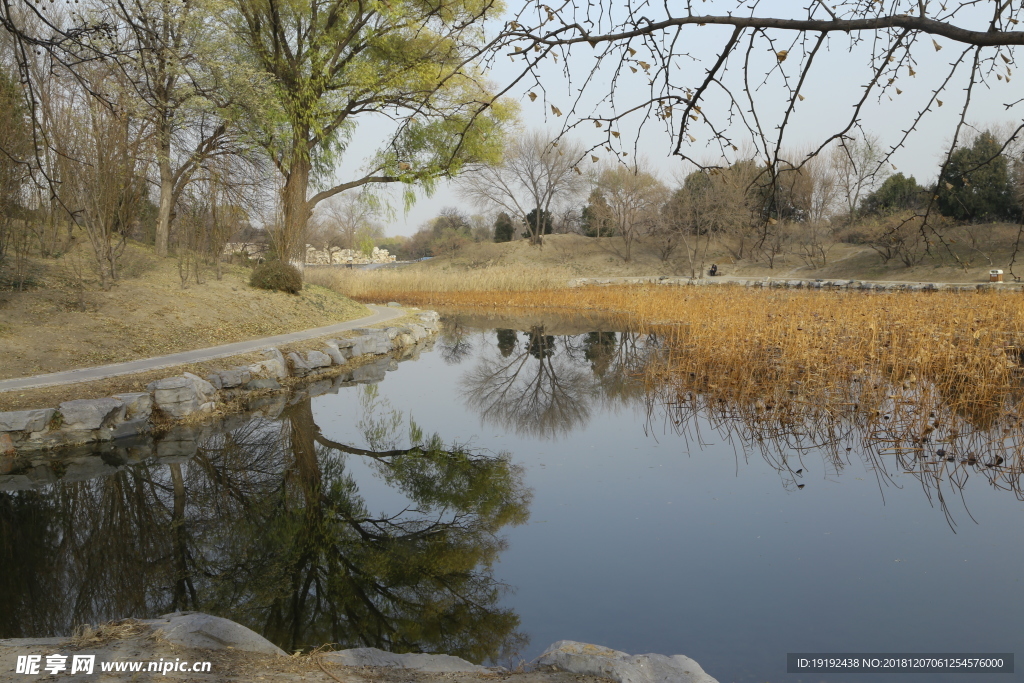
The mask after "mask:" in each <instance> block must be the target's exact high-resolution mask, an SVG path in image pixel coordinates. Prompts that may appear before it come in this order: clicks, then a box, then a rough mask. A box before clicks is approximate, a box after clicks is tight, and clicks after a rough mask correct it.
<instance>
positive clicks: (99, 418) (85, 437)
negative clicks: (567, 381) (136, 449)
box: [0, 311, 440, 454]
mask: <svg viewBox="0 0 1024 683" xmlns="http://www.w3.org/2000/svg"><path fill="white" fill-rule="evenodd" d="M417 320H418V322H416V323H413V324H411V325H407V326H402V327H388V328H386V329H375V328H360V329H357V330H355V333H356V336H355V337H353V338H350V339H329V340H327V341H325V342H322V346H320V347H319V348H312V349H309V350H305V351H302V352H291V353H289V354H288V356H287V358H286V357H285V355H284V354H282V353H281V351H280V350H278V349H277V348H274V347H269V348H267V349H264V350H263V355H264V356H265V357H266V360H262V361H258V362H256V363H252V364H250V365H238V366H235V367H233V368H228V369H225V370H218V371H216V372H213V373H211V374H209V375H208V376H207V377H206V378H205V379H204V378H202V377H199V376H197V375H193V374H192V373H188V372H186V373H183V374H182V375H178V376H175V377H165V378H163V379H159V380H156V381H154V382H150V383H149V384H148V385H147V386H146V392H139V393H125V394H117V395H115V396H108V397H104V398H94V399H76V400H73V401H65V402H64V403H61V404H60V406H59V407H57V408H40V409H34V410H16V411H9V412H0V453H3V454H10V453H15V454H16V453H19V452H35V451H43V450H50V449H54V448H64V447H68V446H76V445H81V444H94V443H97V442H106V441H113V440H121V439H125V438H128V437H133V436H139V435H141V434H145V433H146V432H148V431H150V429H151V428H152V426H153V418H154V417H162V418H168V419H170V420H173V421H178V420H182V419H185V418H188V417H190V416H193V415H200V416H201V415H204V414H211V413H213V412H214V411H215V410H216V409H217V408H218V406H219V405H222V404H223V403H224V402H225V401H228V400H234V399H237V398H241V397H244V396H245V394H246V393H249V392H254V391H259V392H264V393H265V392H268V391H280V390H281V389H282V385H281V380H284V379H286V378H288V377H296V378H302V379H308V380H310V381H311V384H310V387H309V388H308V390H307V391H305V392H303V395H310V396H315V395H320V394H323V393H327V392H328V391H331V390H332V389H334V388H335V387H336V386H344V385H346V384H352V383H359V382H364V383H365V382H377V381H380V380H382V379H383V378H384V374H385V372H387V371H388V370H392V369H394V368H395V367H397V365H394V362H395V361H394V359H393V358H387V359H385V361H384V362H383V363H381V362H379V361H378V362H371V363H367V364H363V365H360V366H358V367H355V368H353V369H352V370H351V371H350V372H348V373H344V374H342V375H339V378H340V379H337V380H335V379H334V378H326V379H317V378H318V376H321V375H323V374H325V373H329V372H331V370H332V368H337V367H338V366H343V365H345V364H346V363H348V362H349V361H352V360H357V361H358V360H362V359H363V357H371V358H372V357H374V356H382V355H388V354H391V353H393V352H399V353H401V354H402V358H403V359H404V358H416V357H418V354H419V344H421V343H422V342H424V341H426V340H427V339H429V338H430V337H431V336H432V335H433V334H436V333H437V331H438V329H439V320H440V315H438V313H437V312H436V311H421V312H419V314H418V315H417Z"/></svg>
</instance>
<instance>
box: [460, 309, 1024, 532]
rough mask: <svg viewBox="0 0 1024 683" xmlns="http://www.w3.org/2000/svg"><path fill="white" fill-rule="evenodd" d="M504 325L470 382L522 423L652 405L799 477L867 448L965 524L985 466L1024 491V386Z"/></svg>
mask: <svg viewBox="0 0 1024 683" xmlns="http://www.w3.org/2000/svg"><path fill="white" fill-rule="evenodd" d="M458 328H459V329H463V334H466V332H465V330H464V328H462V326H461V325H460V326H458ZM496 335H497V351H498V353H497V354H495V353H487V352H484V353H480V354H478V361H477V364H476V366H475V367H473V368H472V369H471V370H469V371H468V372H466V373H465V374H464V375H463V377H462V379H461V386H462V388H463V389H464V391H465V394H466V399H467V400H466V404H467V406H470V407H471V408H473V409H475V410H477V411H478V412H479V414H480V416H481V418H482V419H483V421H484V422H487V423H491V424H495V425H498V426H499V427H502V428H505V429H509V430H511V431H514V432H516V433H517V434H519V435H526V436H532V437H536V438H557V437H564V436H567V435H568V434H570V433H571V432H572V431H574V430H577V429H583V428H584V427H585V426H586V425H587V423H588V422H589V420H590V419H591V416H592V414H593V413H594V412H595V409H596V407H597V406H598V405H601V406H602V407H603V408H605V409H608V408H610V407H616V406H624V405H639V406H642V407H643V408H644V409H645V410H646V412H647V425H646V426H647V428H648V430H651V429H654V428H656V427H657V426H658V423H659V422H660V423H662V426H663V428H664V429H665V430H666V431H670V432H675V433H677V434H678V435H679V436H680V437H682V439H683V443H684V447H685V448H686V449H687V450H689V449H690V448H693V449H695V450H699V449H700V448H701V447H702V446H701V443H702V436H701V434H702V432H706V431H707V430H708V429H711V430H712V431H714V432H715V434H716V436H717V437H718V438H717V439H716V440H718V441H723V442H725V443H728V444H731V445H732V446H733V447H734V449H735V450H736V452H737V453H739V454H740V455H741V457H743V458H744V459H747V458H749V457H751V456H755V455H757V456H760V457H762V458H763V459H764V460H765V461H766V462H768V463H769V464H770V465H771V466H772V467H773V468H774V469H775V470H776V471H777V472H778V473H779V477H780V481H781V483H782V485H783V486H785V487H786V488H792V489H794V490H796V489H800V488H804V487H805V486H806V485H807V483H808V482H810V481H812V480H813V479H814V478H816V477H820V476H822V475H824V476H837V475H839V474H841V473H842V472H843V471H845V470H847V469H848V468H849V467H850V465H851V464H853V463H854V462H857V461H859V462H861V463H862V465H863V466H864V467H866V468H867V469H868V470H869V471H870V472H872V473H873V474H874V476H875V477H876V478H877V482H878V486H879V490H880V491H881V494H882V495H883V497H884V496H885V495H886V491H887V488H889V487H897V488H898V487H901V486H903V485H904V484H903V483H901V481H900V479H899V478H898V477H897V476H896V475H897V474H903V475H910V476H913V477H914V478H915V479H916V480H917V482H918V483H919V484H920V486H921V488H922V491H923V492H924V494H925V495H926V496H927V497H928V499H929V501H931V502H932V504H934V505H935V506H936V507H938V508H939V509H941V510H942V511H943V514H944V515H945V516H946V519H947V521H948V523H949V524H950V527H951V528H953V529H954V530H955V527H956V523H957V521H956V520H955V519H954V515H953V513H952V511H951V508H950V503H951V502H952V501H953V500H954V499H961V502H962V492H963V487H964V486H965V485H966V484H967V481H968V480H969V479H970V478H971V477H975V478H977V477H979V476H980V477H982V478H984V479H985V480H986V481H987V483H988V484H990V485H992V486H994V487H996V488H1000V489H1005V490H1008V491H1012V492H1013V493H1014V494H1015V495H1016V496H1017V497H1018V498H1022V499H1024V488H1022V486H1021V476H1022V472H1024V421H1022V419H1021V418H1020V415H1021V412H1022V410H1021V406H1022V403H1021V401H1022V398H1021V394H1024V392H1022V391H1021V390H1019V389H1015V388H1013V387H1007V390H1006V395H1005V396H1004V399H1003V402H1002V403H999V402H995V403H982V402H978V401H963V400H952V399H956V398H957V397H949V396H943V395H942V394H941V392H940V391H939V390H938V389H937V388H936V385H935V384H934V383H929V382H928V381H926V380H925V379H923V378H922V379H915V378H910V379H908V380H905V381H903V382H900V383H894V382H890V381H886V380H885V378H884V376H883V374H882V373H881V372H879V371H877V370H873V371H872V370H862V371H859V372H855V373H854V374H853V375H852V377H853V379H851V380H850V381H848V382H846V383H842V382H837V381H834V378H829V377H823V378H814V377H812V376H810V375H809V374H808V373H806V372H805V371H802V370H801V369H800V368H799V367H797V368H796V369H795V372H796V374H794V375H792V376H790V375H788V374H786V372H787V371H786V368H787V367H788V366H786V365H785V364H784V363H781V361H780V360H779V359H777V358H773V357H770V356H769V357H767V360H766V361H765V363H767V365H766V367H764V368H761V367H760V365H758V366H757V368H755V369H756V370H757V371H756V372H753V371H750V372H745V373H730V372H729V370H728V369H725V370H720V369H717V368H714V367H711V366H709V365H708V364H707V363H706V362H703V361H704V360H705V358H704V356H703V355H702V352H701V350H700V349H691V348H689V347H685V346H680V345H676V344H671V343H670V344H667V345H665V344H664V343H663V341H662V338H661V337H660V335H658V334H656V333H637V332H634V331H625V332H618V333H616V332H605V331H594V332H589V333H584V334H577V335H565V336H552V335H550V334H546V333H545V328H544V327H543V326H532V327H530V328H529V329H528V330H526V331H524V332H516V331H515V330H511V329H499V330H497V331H496ZM761 360H764V359H761ZM755 361H758V359H752V360H751V362H752V363H754V362H755ZM759 362H760V361H759ZM762 364H763V363H762ZM741 374H742V378H741V377H740V375H741ZM812 380H819V381H817V383H816V382H815V381H812ZM966 388H967V387H965V389H966ZM950 405H957V406H960V408H958V409H955V410H954V409H952V408H950ZM809 457H810V458H812V459H810V460H809V459H808V458H809ZM819 461H820V465H818V464H817V463H818V462H819ZM812 472H813V473H814V477H812V476H811V473H812ZM967 513H968V515H969V511H967Z"/></svg>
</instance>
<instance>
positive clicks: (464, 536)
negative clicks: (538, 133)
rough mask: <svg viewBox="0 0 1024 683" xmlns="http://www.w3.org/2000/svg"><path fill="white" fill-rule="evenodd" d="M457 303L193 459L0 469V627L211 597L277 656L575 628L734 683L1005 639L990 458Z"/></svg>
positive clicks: (1009, 567) (1014, 591)
mask: <svg viewBox="0 0 1024 683" xmlns="http://www.w3.org/2000/svg"><path fill="white" fill-rule="evenodd" d="M474 324H476V325H482V324H483V323H480V322H479V321H473V320H469V319H466V320H463V321H461V322H455V323H452V324H449V326H448V328H447V334H446V335H445V336H444V337H443V338H442V339H441V341H439V342H438V344H437V345H436V346H435V347H434V348H433V350H430V351H426V352H424V353H423V354H422V355H421V357H419V358H418V359H417V360H413V361H410V362H405V363H402V364H401V365H400V366H399V368H398V369H397V370H396V371H394V372H390V373H388V374H387V375H386V377H385V379H384V380H383V381H380V382H378V383H371V384H357V385H354V386H347V387H343V388H340V389H339V390H338V391H337V393H334V394H331V393H329V394H326V395H322V396H318V397H316V398H313V399H308V398H307V399H299V400H295V401H294V403H293V404H292V405H290V406H289V407H287V408H286V409H285V410H284V412H283V413H281V414H280V415H279V416H275V419H270V418H266V417H255V418H252V419H247V420H236V421H235V422H234V423H232V424H229V425H225V426H224V428H223V429H221V430H219V431H217V432H216V433H212V434H204V435H202V436H201V444H200V445H201V447H200V448H199V450H198V452H196V453H195V454H194V455H191V454H189V453H188V449H187V448H184V449H183V451H182V453H181V454H180V455H175V454H173V453H171V454H169V455H168V451H167V447H165V448H164V451H163V455H162V459H161V458H159V457H152V456H153V455H154V453H150V452H147V453H145V454H143V456H144V457H142V461H141V462H139V463H133V462H132V461H131V454H130V453H129V454H127V455H126V454H125V453H123V452H122V453H120V454H111V453H107V454H106V455H104V456H103V457H104V458H105V460H106V461H107V464H108V466H109V467H110V473H109V474H108V475H107V476H102V477H93V478H88V477H84V476H82V477H78V479H80V480H79V481H72V479H75V477H73V476H71V475H72V474H73V472H72V470H73V468H74V467H73V466H72V467H68V466H67V465H63V466H51V470H53V474H52V478H53V479H55V480H56V481H54V482H53V483H45V482H44V481H43V480H42V479H40V477H39V476H38V473H37V474H36V475H35V480H34V481H35V483H34V484H33V486H32V487H27V486H21V487H20V488H21V489H22V490H14V489H18V488H19V487H18V486H15V484H14V483H12V482H14V480H13V479H11V478H10V476H8V478H7V479H5V480H2V481H0V491H2V489H4V488H6V489H7V492H0V525H2V526H0V541H2V548H0V552H2V554H0V562H2V565H3V570H2V572H0V582H2V583H0V589H2V594H3V597H2V598H0V600H2V601H3V602H4V603H6V606H4V605H0V637H11V636H22V635H24V636H27V635H44V634H49V633H57V632H64V631H66V630H67V629H69V628H70V627H71V625H72V624H73V623H79V622H82V621H90V620H92V621H95V620H99V619H105V618H113V617H119V616H126V615H132V616H152V615H155V614H159V613H162V612H166V611H169V610H171V609H200V610H203V611H209V612H213V613H218V614H222V615H224V616H228V617H231V618H233V619H236V620H238V621H242V622H243V623H246V624H247V625H249V626H251V627H252V628H254V629H256V630H258V631H261V632H263V633H265V634H267V635H268V637H271V638H272V639H273V640H275V641H276V642H278V643H279V644H281V645H282V646H284V647H286V648H289V649H292V648H303V647H309V646H312V645H317V644H319V643H321V642H325V641H334V642H337V643H340V644H342V645H344V646H358V645H361V644H368V645H377V646H380V647H390V648H393V649H405V650H420V649H422V650H427V651H447V652H452V653H455V654H461V655H463V656H466V657H468V658H471V659H475V660H478V661H480V660H486V659H490V660H500V661H501V663H507V662H508V661H509V659H510V658H512V659H518V658H519V657H522V658H523V659H526V660H530V659H532V658H534V657H536V656H537V655H538V654H539V653H540V652H541V651H542V650H543V649H544V648H545V647H546V646H547V645H548V644H550V643H551V642H554V641H556V640H560V639H571V640H579V641H585V642H591V643H597V644H601V645H605V646H608V647H612V648H615V649H619V650H624V651H626V652H631V653H643V652H660V653H665V654H675V653H681V654H686V655H689V656H691V657H693V658H694V659H696V660H697V661H698V662H699V663H700V664H701V665H702V666H703V667H704V669H705V670H706V671H707V672H708V673H709V674H711V675H712V676H714V677H715V678H717V679H718V680H719V681H722V682H723V683H725V682H727V681H743V682H751V683H752V682H754V681H758V682H761V681H798V680H804V681H830V682H833V681H836V682H837V681H860V680H864V681H868V680H870V681H919V680H923V679H922V678H921V676H919V675H917V676H915V675H912V674H906V675H903V676H900V675H870V676H869V675H861V676H857V675H846V676H827V675H824V674H816V675H811V676H806V677H801V676H797V675H789V674H786V673H785V663H786V653H787V652H871V651H876V652H979V653H980V652H1014V651H1015V650H1016V649H1018V648H1017V646H1018V644H1020V643H1022V642H1024V620H1021V619H1020V616H1019V613H1020V608H1021V605H1022V604H1024V601H1022V597H1024V586H1022V582H1021V578H1020V575H1021V572H1020V567H1021V566H1024V545H1022V544H1021V542H1020V541H1021V529H1022V522H1024V503H1022V502H1021V501H1020V500H1019V499H1018V497H1017V495H1015V493H1014V492H1013V491H1011V490H1005V488H1003V487H1000V486H998V485H994V484H993V483H992V482H993V481H997V479H998V478H997V477H993V476H991V472H990V471H987V470H984V469H983V468H982V469H981V470H979V468H973V469H972V468H967V467H962V468H960V470H958V472H959V473H958V474H956V475H955V477H954V478H955V479H956V481H957V482H958V483H957V485H955V486H954V485H952V483H951V482H946V483H945V484H944V485H943V486H940V487H938V488H936V487H935V486H930V485H929V486H926V485H924V484H922V481H924V480H926V478H924V477H921V476H920V475H919V474H918V475H915V474H913V473H906V470H907V469H908V467H905V466H901V465H900V464H899V463H897V461H896V460H895V459H890V460H889V461H886V460H885V459H884V457H883V458H882V459H879V458H877V457H876V458H868V457H864V456H863V455H861V454H860V453H859V452H858V450H857V449H856V448H853V449H852V450H850V451H845V449H843V451H841V452H845V455H844V456H843V459H842V461H840V462H837V461H836V460H835V458H834V456H830V455H829V454H828V453H825V452H824V451H819V450H818V449H816V448H815V447H814V446H813V444H811V445H804V446H803V447H801V448H800V449H795V448H794V449H790V450H788V451H787V450H786V447H777V445H773V444H777V443H778V442H777V441H774V442H773V441H772V440H771V439H766V438H765V435H763V434H758V433H757V430H756V429H752V428H751V427H750V425H744V424H743V423H742V422H729V421H727V420H723V419H722V416H721V415H720V414H719V415H712V414H701V413H700V412H699V411H698V412H697V413H696V414H688V417H686V418H683V417H681V415H680V414H679V413H677V412H673V411H672V410H671V409H669V408H666V406H664V405H662V404H661V403H660V402H659V400H658V399H657V398H649V397H648V396H647V393H646V392H645V389H644V386H643V384H642V382H641V381H640V380H639V379H638V378H637V375H636V373H637V372H638V371H640V370H642V368H643V367H644V365H645V364H646V363H648V362H649V361H650V359H651V358H652V357H656V356H657V354H658V353H659V342H658V339H657V338H656V337H653V336H645V335H638V334H634V333H628V332H622V331H620V330H615V329H612V326H610V325H609V326H595V325H593V324H590V325H591V328H590V329H588V324H587V323H582V322H565V321H550V322H549V323H548V324H547V325H546V326H545V327H543V328H542V327H541V326H540V325H539V324H538V323H537V321H532V322H531V324H529V325H519V326H520V327H522V328H525V329H514V327H515V326H516V325H515V323H513V322H508V321H506V322H504V323H500V324H502V325H503V327H501V328H500V329H496V330H495V329H483V328H481V327H473V325H474ZM595 327H603V328H604V329H595ZM676 421H679V424H676ZM435 434H436V438H435V437H432V435H435ZM155 455H161V453H160V451H159V450H158V451H157V452H156V453H155ZM93 459H95V456H93ZM951 467H952V465H951ZM986 472H988V473H989V476H986ZM62 476H63V477H64V478H63V479H61V478H60V477H62ZM20 481H25V480H24V479H23V480H20ZM997 483H998V482H997ZM25 489H29V490H25ZM939 494H941V500H940V495H939ZM1018 666H1019V665H1018ZM992 678H993V680H1010V679H1013V678H1014V676H1002V677H999V676H992ZM1018 679H1019V678H1018ZM928 680H936V681H970V680H976V678H972V677H970V676H958V675H945V676H943V675H932V676H929V677H928Z"/></svg>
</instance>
